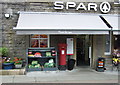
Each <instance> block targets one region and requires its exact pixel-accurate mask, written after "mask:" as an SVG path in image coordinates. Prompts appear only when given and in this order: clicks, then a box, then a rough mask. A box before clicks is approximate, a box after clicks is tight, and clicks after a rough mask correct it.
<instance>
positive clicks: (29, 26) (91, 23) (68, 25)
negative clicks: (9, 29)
mask: <svg viewBox="0 0 120 85" xmlns="http://www.w3.org/2000/svg"><path fill="white" fill-rule="evenodd" d="M13 29H14V30H16V31H17V32H16V33H17V34H41V33H42V34H44V33H46V34H56V33H58V34H70V33H71V34H109V32H108V31H109V30H110V28H108V27H107V25H106V24H105V23H104V22H103V21H102V20H101V19H100V17H99V16H98V15H89V14H79V13H40V12H20V14H19V19H18V23H17V26H16V27H15V28H13Z"/></svg>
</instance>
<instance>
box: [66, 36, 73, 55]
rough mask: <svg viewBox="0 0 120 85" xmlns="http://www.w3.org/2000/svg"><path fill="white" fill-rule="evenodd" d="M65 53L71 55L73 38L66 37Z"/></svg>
mask: <svg viewBox="0 0 120 85" xmlns="http://www.w3.org/2000/svg"><path fill="white" fill-rule="evenodd" d="M67 55H73V38H67Z"/></svg>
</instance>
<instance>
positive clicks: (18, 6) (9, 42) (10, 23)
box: [0, 0, 118, 58]
mask: <svg viewBox="0 0 120 85" xmlns="http://www.w3.org/2000/svg"><path fill="white" fill-rule="evenodd" d="M5 1H6V2H5ZM9 1H10V0H4V2H1V3H0V9H1V10H0V19H1V20H0V22H2V24H1V26H0V34H1V33H2V34H3V39H2V37H0V41H2V43H3V46H5V47H8V48H9V50H10V52H9V56H10V57H24V58H25V56H26V48H28V47H29V36H27V35H16V32H15V31H14V30H13V27H15V26H16V25H17V21H18V17H19V15H18V13H17V12H18V11H27V12H28V11H30V12H67V13H69V12H70V13H87V12H86V11H83V10H82V11H76V10H74V9H69V10H66V9H63V10H59V11H58V10H54V8H53V2H51V1H50V2H46V1H43V2H36V1H35V2H33V1H32V0H31V2H29V1H30V0H29V1H26V2H24V0H22V1H23V2H22V1H21V2H9ZM39 1H40V0H39ZM77 3H79V2H77ZM85 4H87V2H85ZM98 4H100V3H99V2H98ZM115 10H116V9H114V8H113V9H112V11H111V13H112V14H114V13H117V12H118V10H117V11H115ZM9 12H10V13H11V14H12V16H11V17H10V18H9V19H6V18H5V17H4V14H5V13H9ZM89 13H93V14H94V13H95V12H94V11H89ZM96 13H98V14H99V13H101V12H96ZM1 31H2V32H1ZM1 39H2V40H1ZM0 43H1V42H0ZM0 45H1V44H0Z"/></svg>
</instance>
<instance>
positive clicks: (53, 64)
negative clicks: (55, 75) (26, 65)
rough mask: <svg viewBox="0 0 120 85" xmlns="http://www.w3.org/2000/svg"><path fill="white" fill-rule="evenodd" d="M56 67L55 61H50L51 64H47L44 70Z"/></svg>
mask: <svg viewBox="0 0 120 85" xmlns="http://www.w3.org/2000/svg"><path fill="white" fill-rule="evenodd" d="M54 66H55V63H54V61H53V59H50V60H49V62H46V63H45V64H44V68H52V67H54Z"/></svg>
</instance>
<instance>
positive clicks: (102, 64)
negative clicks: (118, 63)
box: [96, 57, 105, 72]
mask: <svg viewBox="0 0 120 85" xmlns="http://www.w3.org/2000/svg"><path fill="white" fill-rule="evenodd" d="M104 70H105V58H103V57H99V58H98V59H97V67H96V71H98V72H104Z"/></svg>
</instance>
